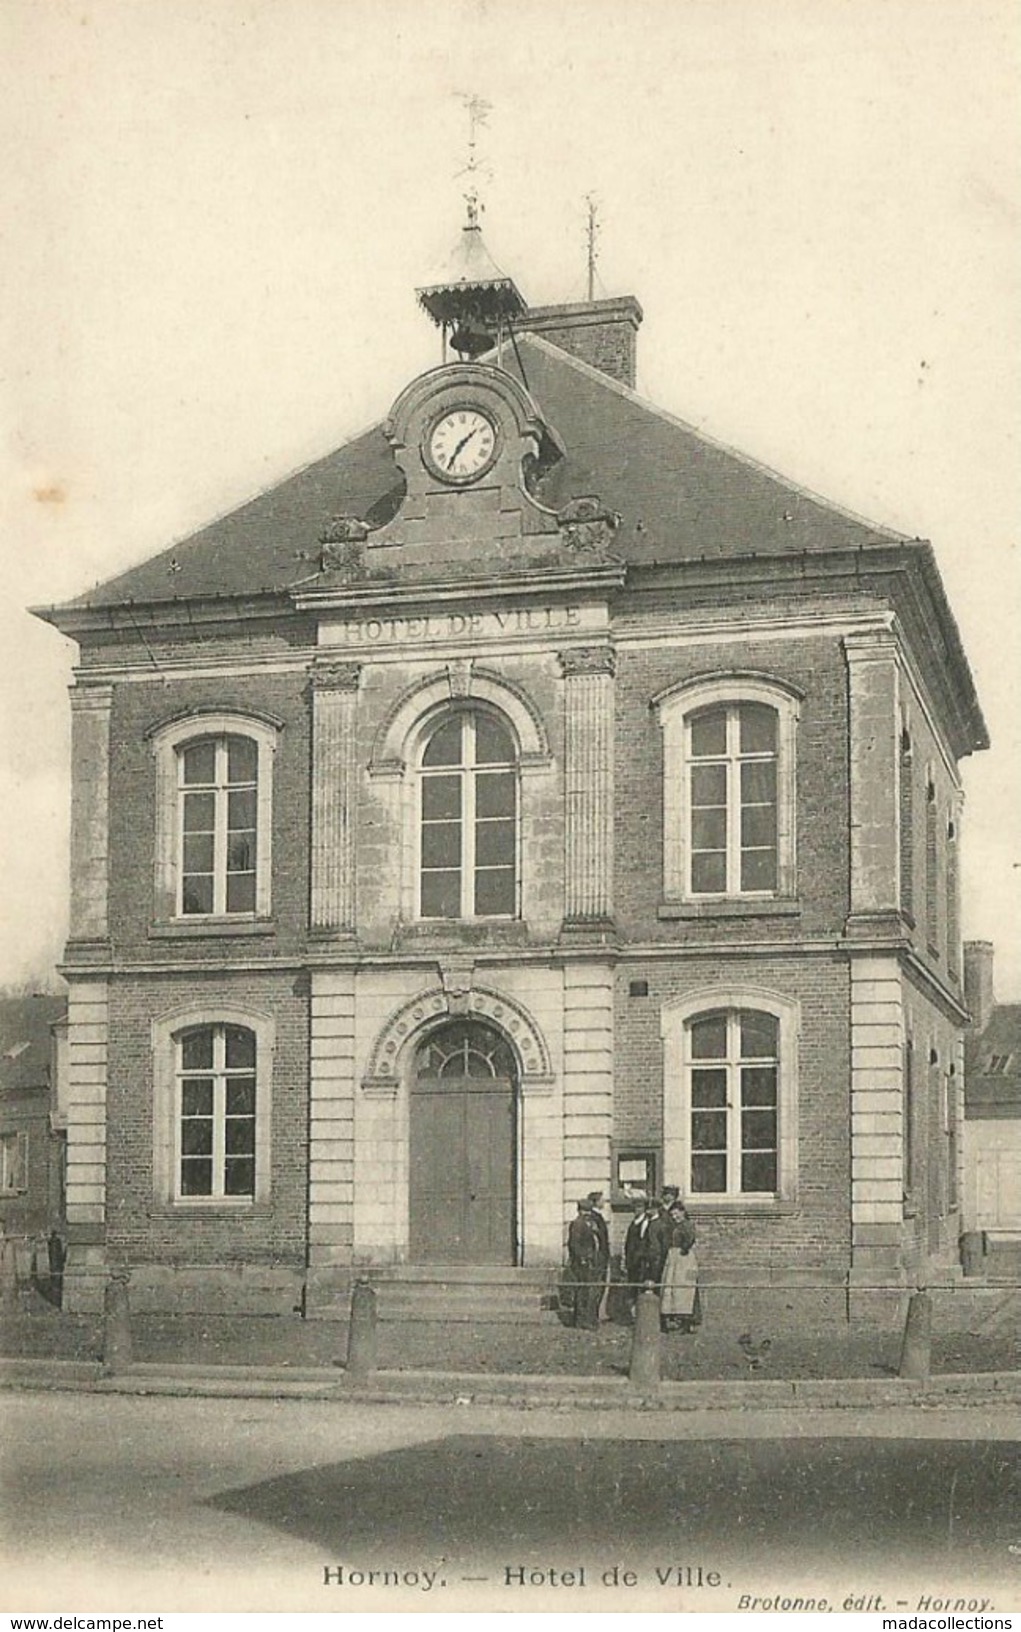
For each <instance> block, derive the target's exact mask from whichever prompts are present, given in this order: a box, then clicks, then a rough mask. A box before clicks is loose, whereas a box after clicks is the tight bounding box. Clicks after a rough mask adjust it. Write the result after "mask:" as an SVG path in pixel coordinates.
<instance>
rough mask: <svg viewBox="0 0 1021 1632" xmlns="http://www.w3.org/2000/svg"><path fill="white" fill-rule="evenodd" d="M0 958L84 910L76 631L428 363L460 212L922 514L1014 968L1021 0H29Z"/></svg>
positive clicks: (46, 954) (8, 46)
mask: <svg viewBox="0 0 1021 1632" xmlns="http://www.w3.org/2000/svg"><path fill="white" fill-rule="evenodd" d="M0 25H2V28H3V39H2V42H0V55H2V59H3V62H4V67H5V73H4V78H5V81H6V83H5V84H3V85H0V158H2V163H3V173H2V176H0V183H2V189H3V197H4V201H5V202H4V216H5V225H4V227H3V230H2V236H0V257H2V259H3V263H4V265H3V271H4V273H5V278H4V287H5V291H6V293H5V298H4V301H3V303H2V314H0V323H2V325H3V328H4V335H3V339H4V357H5V359H6V366H5V369H4V374H3V402H4V410H5V411H4V430H5V438H4V448H3V454H2V458H3V466H2V474H3V484H2V492H0V496H2V503H3V515H2V530H0V552H2V564H3V571H4V579H5V585H6V593H5V595H4V597H3V606H2V608H0V617H2V641H0V687H2V691H0V698H2V710H0V711H2V715H3V730H4V734H3V738H2V742H0V787H2V791H3V803H4V811H5V816H6V821H5V823H4V846H5V849H6V853H7V854H6V866H5V868H4V874H3V877H4V885H5V889H4V895H5V901H4V912H3V923H2V925H0V983H3V982H7V981H21V980H25V979H28V978H40V977H45V975H46V973H47V970H48V969H50V970H51V969H52V966H53V963H54V960H55V959H56V958H57V956H58V955H59V951H60V947H61V944H62V938H63V935H64V933H65V931H66V903H67V811H68V799H69V790H68V737H69V730H68V709H67V698H66V691H65V687H66V685H67V683H68V681H69V678H70V666H71V662H72V656H73V649H72V647H71V646H70V644H69V643H67V642H65V641H63V640H62V639H61V637H60V636H59V635H57V633H56V632H55V631H54V630H52V629H50V628H48V627H47V626H45V625H43V624H40V623H38V622H36V621H35V620H33V619H32V618H30V617H29V616H28V615H27V614H26V613H25V611H24V608H25V606H26V605H30V604H38V603H48V602H53V601H60V600H63V599H67V598H69V597H71V596H72V595H75V594H77V593H79V592H80V591H82V590H83V589H85V588H87V587H88V586H89V585H91V584H93V583H95V582H96V581H97V580H101V579H104V578H108V577H110V576H112V575H113V574H115V573H116V572H119V571H121V570H123V569H124V568H125V567H126V566H129V565H131V564H132V563H134V562H137V561H140V560H143V559H145V558H146V557H147V556H149V555H151V554H153V553H155V552H156V551H157V550H159V549H161V548H163V547H165V546H166V545H167V544H169V543H171V542H173V541H174V540H175V539H177V538H179V537H181V536H183V535H184V534H186V533H188V532H189V531H191V530H193V529H194V528H195V527H197V526H199V525H200V524H201V523H203V522H205V521H207V520H208V519H210V518H211V517H212V516H214V515H216V514H218V513H220V512H222V511H224V510H227V509H230V508H231V507H233V506H234V505H236V504H238V503H240V502H241V501H243V500H244V499H245V498H246V497H248V496H249V495H250V494H251V493H252V492H254V491H256V490H257V489H260V488H263V487H266V486H269V485H271V484H272V483H273V482H275V481H276V480H278V479H279V478H280V477H282V476H284V475H285V474H287V473H288V472H289V471H291V470H293V469H294V468H295V467H296V466H299V465H301V464H304V463H306V462H307V461H308V460H309V459H311V458H314V457H316V456H318V455H319V454H322V453H325V452H326V451H327V450H328V449H330V448H331V447H334V446H336V445H337V443H339V442H341V441H342V440H344V439H345V438H346V437H347V436H349V435H350V434H352V433H353V432H355V431H357V430H359V429H360V428H362V427H363V426H365V425H367V424H369V423H372V422H373V421H375V420H376V419H378V418H381V417H383V416H384V415H385V413H386V411H387V409H388V408H389V406H390V404H391V402H392V400H393V399H394V397H395V396H396V395H397V393H398V391H399V390H400V389H401V387H402V386H403V385H404V384H405V383H406V382H407V380H408V379H410V378H411V377H412V376H413V375H414V374H416V373H417V372H418V371H419V370H421V369H422V368H424V367H428V366H431V365H432V364H433V363H435V362H437V361H438V360H439V357H438V345H437V340H436V338H435V333H434V331H433V330H432V329H431V327H430V326H429V325H428V323H427V322H426V320H425V319H424V318H423V317H422V315H421V314H420V313H418V312H417V310H416V307H415V301H414V293H413V291H414V288H415V286H416V285H417V284H421V283H424V282H428V281H429V277H430V274H431V273H432V271H433V270H434V268H435V267H436V266H437V264H438V263H440V262H442V260H443V259H444V258H445V255H446V252H447V251H448V249H449V248H450V247H451V245H452V244H453V241H454V239H455V238H456V236H457V232H458V229H459V226H460V222H461V217H462V204H461V192H462V190H463V186H464V183H463V180H458V179H457V172H458V171H459V169H460V168H461V167H462V166H463V164H464V162H465V157H466V151H465V134H466V120H465V116H464V111H463V106H462V103H461V100H460V95H461V93H464V92H474V93H475V94H477V95H479V96H482V97H484V98H486V99H487V100H488V101H489V102H490V103H491V104H492V113H491V115H490V118H489V124H488V128H486V129H485V130H484V131H483V132H482V133H481V136H480V153H481V154H482V155H483V156H484V157H485V158H486V159H487V161H488V164H489V167H490V171H491V177H490V179H487V180H486V181H485V182H484V185H483V194H484V199H485V204H486V212H485V215H484V218H483V228H484V232H485V236H486V240H487V243H488V245H489V247H490V249H491V251H492V252H493V254H494V255H495V257H496V258H497V260H498V261H500V262H501V264H502V265H503V266H504V267H505V269H506V270H508V271H509V272H511V273H512V274H513V275H514V277H515V278H516V280H517V282H518V284H519V287H520V288H521V289H522V291H523V293H524V294H525V296H526V298H528V299H530V300H531V301H532V302H533V303H540V302H544V301H553V300H564V299H578V298H581V297H582V296H583V295H584V278H585V250H584V220H585V202H584V199H585V195H586V194H587V193H594V194H595V195H596V198H597V200H598V203H599V209H600V218H601V237H600V244H599V249H600V260H599V274H600V278H601V281H602V285H603V287H604V289H605V291H606V292H608V293H611V294H625V293H629V294H635V295H637V296H638V298H639V300H640V301H641V303H642V305H643V307H644V309H645V324H644V327H643V329H642V332H641V335H640V342H639V344H640V350H639V388H640V390H641V391H642V392H643V394H644V395H645V396H647V397H649V398H651V399H652V400H654V401H655V402H658V403H659V404H661V405H662V406H663V407H665V408H667V409H669V410H670V411H672V412H673V413H676V414H678V415H680V416H681V417H682V418H684V419H686V420H688V421H689V422H691V423H693V424H696V425H699V426H701V427H702V428H703V429H704V430H706V431H707V432H708V433H710V434H711V435H713V436H715V437H717V438H719V439H720V440H722V441H724V442H728V443H730V444H731V445H733V446H735V447H738V448H740V449H741V450H742V451H743V452H745V453H748V454H750V455H752V456H753V457H755V458H757V459H759V460H761V461H763V462H765V463H767V464H770V465H772V466H773V467H774V468H775V469H776V470H778V471H780V472H782V473H783V474H785V475H787V476H789V477H791V478H793V479H794V480H796V481H798V482H800V483H801V484H803V485H805V486H807V487H810V488H812V489H814V490H815V491H816V492H818V493H821V494H823V495H825V496H826V497H828V498H831V499H833V500H835V501H836V502H838V503H840V504H842V505H844V506H847V507H848V508H851V509H853V510H856V511H858V512H859V513H860V514H862V515H865V516H867V517H869V518H870V519H872V520H874V521H876V522H880V523H884V524H886V525H889V526H892V527H894V528H896V529H898V530H901V531H903V532H906V533H909V534H911V535H915V534H918V535H921V536H923V537H927V538H930V539H931V540H932V542H933V544H934V546H935V549H936V553H937V558H938V560H939V563H940V567H941V570H942V573H943V578H944V581H945V584H946V587H947V592H948V594H949V597H950V601H951V604H952V606H953V608H954V611H955V614H956V616H957V619H958V621H959V624H960V627H961V632H962V635H963V638H964V643H965V646H966V649H967V651H968V653H969V656H970V660H971V663H972V667H973V670H974V673H975V678H976V682H977V685H978V691H979V695H980V698H981V700H982V704H983V707H984V709H985V713H986V718H987V721H988V724H989V728H990V732H991V735H992V740H993V748H992V751H991V752H989V753H987V754H983V755H979V756H976V757H975V758H974V759H972V760H968V761H966V762H965V766H964V778H965V789H966V795H967V807H966V818H965V826H964V842H965V846H966V850H965V855H966V864H965V870H964V888H965V908H964V923H965V933H966V934H967V935H968V936H982V937H986V938H988V939H991V940H993V941H995V943H996V953H997V992H998V995H999V996H1000V997H1001V998H1010V997H1013V998H1015V999H1018V998H1021V833H1019V827H1021V823H1019V820H1018V814H1017V813H1018V811H1019V809H1021V726H1019V718H1018V716H1019V699H1021V684H1019V680H1021V676H1019V658H1018V651H1019V649H1021V640H1019V639H1018V633H1017V631H1018V620H1019V614H1021V574H1019V565H1018V563H1019V550H1018V521H1019V514H1021V503H1019V501H1021V458H1019V450H1018V446H1017V442H1018V428H1019V408H1021V387H1019V379H1021V373H1019V358H1021V348H1019V339H1021V227H1019V221H1021V174H1019V170H1021V143H1019V141H1018V136H1019V128H1018V127H1019V111H1021V94H1019V93H1021V5H1019V3H1018V0H1009V3H1008V0H559V3H558V4H554V3H552V0H444V3H435V0H368V3H363V0H215V3H210V0H79V3H77V4H73V5H72V4H70V3H65V0H46V3H45V4H40V3H39V0H0Z"/></svg>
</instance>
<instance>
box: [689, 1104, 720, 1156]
mask: <svg viewBox="0 0 1021 1632" xmlns="http://www.w3.org/2000/svg"><path fill="white" fill-rule="evenodd" d="M691 1144H692V1148H693V1149H694V1150H726V1148H727V1113H726V1111H693V1112H692V1114H691Z"/></svg>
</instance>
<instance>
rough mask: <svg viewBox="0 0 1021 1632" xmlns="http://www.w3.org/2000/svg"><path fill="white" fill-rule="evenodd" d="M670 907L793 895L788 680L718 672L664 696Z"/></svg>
mask: <svg viewBox="0 0 1021 1632" xmlns="http://www.w3.org/2000/svg"><path fill="white" fill-rule="evenodd" d="M655 701H656V706H657V708H658V711H659V717H660V723H661V725H662V727H663V836H664V857H663V877H664V894H665V898H666V900H667V901H668V902H670V901H677V902H685V901H687V902H691V903H694V904H695V906H696V907H697V906H698V905H699V904H704V905H706V906H707V907H710V908H711V904H712V902H713V901H726V900H727V899H729V898H736V899H739V900H751V901H754V900H756V899H759V900H770V899H776V898H788V899H790V898H792V897H793V896H794V893H795V888H794V886H795V879H794V801H795V770H794V755H795V726H796V721H797V702H796V699H795V697H794V695H793V694H792V693H791V692H790V691H789V690H788V689H787V688H786V687H784V686H783V685H782V684H780V683H779V682H773V681H771V680H769V679H768V678H764V677H757V676H752V675H748V676H739V675H734V676H718V677H717V676H714V677H710V678H707V679H703V680H699V681H690V682H686V683H685V684H683V685H682V686H679V687H672V688H671V689H670V690H669V691H667V692H665V693H663V694H662V695H661V696H660V697H659V698H657V699H656V700H655Z"/></svg>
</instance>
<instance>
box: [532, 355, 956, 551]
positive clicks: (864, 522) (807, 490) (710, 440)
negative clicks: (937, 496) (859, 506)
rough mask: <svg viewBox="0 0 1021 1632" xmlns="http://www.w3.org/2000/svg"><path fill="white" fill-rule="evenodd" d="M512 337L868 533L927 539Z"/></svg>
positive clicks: (591, 370)
mask: <svg viewBox="0 0 1021 1632" xmlns="http://www.w3.org/2000/svg"><path fill="white" fill-rule="evenodd" d="M515 338H516V339H517V340H518V341H519V342H523V343H525V344H527V345H530V346H537V347H538V348H539V349H540V350H541V351H545V352H549V353H550V355H551V356H553V357H555V358H556V360H557V361H558V362H560V361H563V362H565V363H568V364H569V365H570V367H571V368H573V369H576V370H577V372H578V373H579V374H582V375H584V376H585V377H586V378H587V379H590V380H594V381H596V382H597V383H598V384H600V385H602V386H604V387H605V388H606V389H607V390H608V391H612V392H614V393H615V394H616V395H617V396H620V397H623V398H624V400H625V401H626V402H632V403H635V404H636V405H637V406H638V407H639V408H644V409H645V411H646V412H647V413H649V414H652V415H653V416H654V417H655V418H656V419H660V420H662V421H663V422H664V423H665V424H667V425H672V426H673V427H674V428H675V429H676V430H679V431H684V432H686V433H687V435H689V436H693V437H694V438H695V439H696V441H698V442H701V443H703V444H704V445H705V446H706V447H709V448H712V449H714V451H715V452H717V453H723V454H726V455H727V457H728V458H730V459H736V460H737V462H738V463H739V464H741V465H744V466H745V467H746V468H747V469H749V470H753V471H755V472H756V473H757V474H758V475H760V476H766V477H768V478H769V480H770V481H773V482H779V483H780V485H781V487H785V488H787V489H788V490H789V491H790V492H792V493H797V494H798V495H799V496H800V497H801V498H804V499H808V500H810V501H811V503H813V504H818V505H821V506H822V508H823V509H824V510H830V511H832V512H833V513H834V514H835V515H838V516H843V517H844V519H845V520H846V521H853V522H855V523H856V524H857V525H858V526H859V527H867V528H868V530H869V532H871V533H881V534H882V535H883V536H884V537H886V538H889V539H892V540H894V541H895V542H896V543H898V544H921V543H925V542H927V540H925V539H921V538H918V537H917V536H916V537H912V536H911V534H909V533H901V532H898V531H897V530H896V528H894V527H887V526H886V525H885V524H884V523H883V522H878V521H870V520H869V518H868V517H867V516H863V515H860V514H859V512H858V511H857V510H849V509H848V508H847V507H846V506H845V505H842V504H838V503H837V502H836V500H835V499H828V498H826V497H825V496H824V495H823V494H821V493H817V492H816V491H815V489H814V488H811V487H806V486H805V485H804V483H802V482H798V481H796V480H795V479H794V477H792V476H785V475H783V473H782V472H781V471H779V470H774V469H773V467H772V465H767V464H766V463H765V462H764V461H763V460H761V459H756V458H754V456H753V455H752V454H748V453H743V452H742V450H741V449H740V448H735V447H732V446H731V444H730V443H729V442H723V441H721V440H720V439H719V438H718V437H715V436H710V435H708V434H707V433H706V432H705V431H703V430H700V429H699V428H698V426H696V425H691V424H689V422H688V421H687V420H685V419H681V417H680V415H679V414H674V413H671V411H670V409H669V408H663V407H661V406H660V405H659V403H656V402H652V401H651V400H650V399H649V398H648V397H644V396H642V394H641V392H640V391H635V390H634V389H633V388H632V387H631V386H629V385H625V384H624V382H623V381H622V380H615V379H614V378H613V376H612V375H611V374H606V373H604V371H603V370H602V369H601V368H596V367H595V366H594V365H593V364H592V363H586V362H585V361H584V359H583V358H581V357H575V356H574V355H573V353H571V352H569V351H565V350H564V349H563V347H562V346H555V345H554V344H553V343H552V341H550V340H547V339H546V338H545V336H544V335H541V334H532V333H530V332H529V331H528V330H526V329H523V330H522V331H521V332H520V333H519V334H518V333H516V334H515ZM526 389H527V386H526Z"/></svg>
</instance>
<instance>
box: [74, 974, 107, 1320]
mask: <svg viewBox="0 0 1021 1632" xmlns="http://www.w3.org/2000/svg"><path fill="white" fill-rule="evenodd" d="M108 1014H109V993H108V985H107V982H106V981H105V980H74V979H72V980H71V982H70V984H69V987H68V994H67V1051H68V1066H67V1075H68V1086H67V1181H66V1182H67V1191H66V1206H67V1238H68V1257H67V1264H66V1267H65V1277H64V1287H65V1307H66V1308H68V1309H72V1310H96V1309H100V1308H102V1305H103V1285H104V1281H105V1274H106V1249H105V1242H106V1080H107V1079H106V1071H107V1039H108V1033H109V1022H108Z"/></svg>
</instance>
